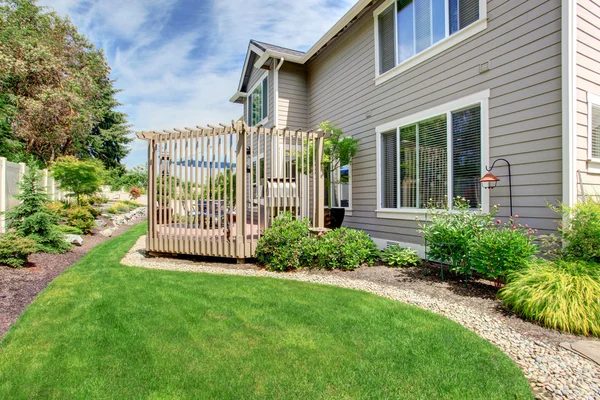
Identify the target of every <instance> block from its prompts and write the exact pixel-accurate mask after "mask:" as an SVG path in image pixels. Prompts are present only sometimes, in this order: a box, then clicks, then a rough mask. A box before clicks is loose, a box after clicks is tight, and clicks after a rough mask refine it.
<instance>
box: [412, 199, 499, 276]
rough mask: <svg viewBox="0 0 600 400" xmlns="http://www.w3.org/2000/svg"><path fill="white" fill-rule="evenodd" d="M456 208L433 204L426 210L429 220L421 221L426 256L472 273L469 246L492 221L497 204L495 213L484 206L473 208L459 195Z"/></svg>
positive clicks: (461, 270) (462, 272)
mask: <svg viewBox="0 0 600 400" xmlns="http://www.w3.org/2000/svg"><path fill="white" fill-rule="evenodd" d="M453 203H454V205H453V209H452V210H448V209H436V208H432V207H430V208H429V210H428V212H427V217H428V221H425V222H424V221H419V226H420V228H421V230H420V232H421V233H422V234H423V238H424V239H425V243H426V246H427V253H426V256H427V259H428V260H435V261H439V262H441V263H444V264H448V265H450V268H451V269H452V270H453V271H455V272H457V273H460V274H465V273H466V274H470V273H471V265H470V262H469V258H468V256H469V246H470V242H471V239H472V238H474V237H476V236H477V235H479V234H481V233H482V232H483V231H484V230H485V229H486V228H487V227H488V226H489V225H490V223H491V221H492V219H493V215H494V214H495V213H496V210H497V209H496V207H494V208H493V210H492V213H489V214H488V213H484V212H482V210H481V209H480V210H478V211H474V210H472V209H471V208H470V206H469V203H468V202H467V201H465V200H463V199H461V198H460V197H457V198H455V199H454V201H453Z"/></svg>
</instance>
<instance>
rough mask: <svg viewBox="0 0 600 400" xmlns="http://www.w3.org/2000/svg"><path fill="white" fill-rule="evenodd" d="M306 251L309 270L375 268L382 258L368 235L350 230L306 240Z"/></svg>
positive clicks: (304, 261) (344, 229)
mask: <svg viewBox="0 0 600 400" xmlns="http://www.w3.org/2000/svg"><path fill="white" fill-rule="evenodd" d="M302 249H303V255H302V257H301V258H302V262H303V264H304V265H305V266H307V267H309V268H311V267H313V268H324V269H342V270H354V269H356V268H358V267H360V266H361V265H364V264H368V265H373V263H374V262H375V261H376V260H377V259H378V258H379V250H378V249H377V246H376V245H375V243H373V240H371V237H370V236H369V235H368V234H367V233H365V232H363V231H360V230H356V229H350V228H346V227H341V228H339V229H334V230H332V231H329V232H327V233H325V234H324V235H323V236H321V237H317V238H311V239H310V240H305V241H304V243H303V246H302Z"/></svg>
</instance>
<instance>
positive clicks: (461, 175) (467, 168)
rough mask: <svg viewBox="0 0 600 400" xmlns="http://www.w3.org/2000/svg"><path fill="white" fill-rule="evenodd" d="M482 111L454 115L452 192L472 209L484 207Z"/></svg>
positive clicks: (475, 110) (472, 108)
mask: <svg viewBox="0 0 600 400" xmlns="http://www.w3.org/2000/svg"><path fill="white" fill-rule="evenodd" d="M480 176H481V109H480V107H479V106H476V107H471V108H468V109H466V110H461V111H456V112H453V113H452V188H453V189H452V192H453V196H455V197H456V196H460V197H464V198H465V199H466V200H468V201H469V203H470V205H471V207H472V208H475V207H477V206H478V205H479V204H480V203H481V185H480V184H479V178H480Z"/></svg>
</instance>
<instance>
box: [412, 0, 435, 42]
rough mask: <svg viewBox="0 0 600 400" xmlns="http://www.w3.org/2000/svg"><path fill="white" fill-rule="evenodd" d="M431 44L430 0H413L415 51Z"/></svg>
mask: <svg viewBox="0 0 600 400" xmlns="http://www.w3.org/2000/svg"><path fill="white" fill-rule="evenodd" d="M429 46H431V3H430V0H415V49H416V52H417V53H420V52H422V51H423V50H425V49H426V48H428V47H429Z"/></svg>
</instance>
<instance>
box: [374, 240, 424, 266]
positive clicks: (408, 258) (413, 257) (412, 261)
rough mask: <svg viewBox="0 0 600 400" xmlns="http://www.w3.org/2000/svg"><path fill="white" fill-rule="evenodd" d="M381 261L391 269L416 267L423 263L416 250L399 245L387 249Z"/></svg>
mask: <svg viewBox="0 0 600 400" xmlns="http://www.w3.org/2000/svg"><path fill="white" fill-rule="evenodd" d="M381 259H382V260H383V262H384V263H386V264H387V265H389V266H390V267H414V266H417V265H419V264H420V263H421V259H420V258H419V255H418V253H417V251H416V250H413V249H407V248H404V247H401V246H398V245H397V244H395V245H392V246H390V247H388V248H387V249H385V250H384V251H383V255H382V256H381Z"/></svg>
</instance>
